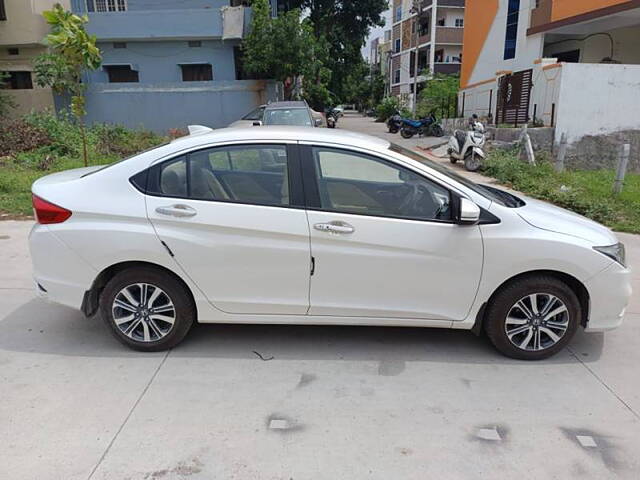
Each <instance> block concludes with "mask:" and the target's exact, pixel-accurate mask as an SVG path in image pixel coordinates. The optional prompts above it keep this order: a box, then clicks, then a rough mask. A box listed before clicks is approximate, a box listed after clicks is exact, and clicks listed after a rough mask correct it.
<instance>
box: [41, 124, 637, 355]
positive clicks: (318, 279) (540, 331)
mask: <svg viewBox="0 0 640 480" xmlns="http://www.w3.org/2000/svg"><path fill="white" fill-rule="evenodd" d="M194 132H196V133H194V134H192V135H190V136H188V137H184V138H181V139H178V140H175V141H173V142H171V143H169V144H167V145H163V146H160V147H158V148H155V149H153V150H151V151H147V152H144V153H141V154H139V155H136V156H134V157H132V158H129V159H127V160H124V161H121V162H119V163H115V164H112V165H110V166H107V167H102V168H101V167H90V168H84V169H78V170H70V171H66V172H61V173H57V174H53V175H49V176H47V177H44V178H42V179H40V180H38V181H37V182H35V183H34V185H33V203H34V209H35V213H36V216H37V223H36V225H35V227H34V228H33V230H32V232H31V235H30V246H31V256H32V258H33V265H34V277H35V282H36V288H37V290H38V292H39V293H40V294H41V295H42V296H45V297H48V298H49V299H50V300H53V301H55V302H59V303H62V304H65V305H69V306H71V307H74V308H78V309H81V310H82V311H83V312H84V313H85V314H86V315H88V316H90V315H93V314H95V313H96V312H97V311H100V313H101V316H102V317H103V319H104V321H105V322H106V323H107V325H108V326H109V328H110V329H111V331H112V332H113V333H114V335H115V336H116V338H117V339H118V340H120V341H121V342H122V343H124V344H125V345H128V346H129V347H132V348H134V349H138V350H145V351H156V350H162V349H167V348H170V347H173V346H175V345H176V344H178V343H179V342H180V341H181V340H182V339H183V338H184V337H185V336H186V335H187V333H188V332H189V329H190V328H191V326H192V324H193V323H194V322H196V321H197V322H201V323H273V324H313V325H329V324H332V325H335V324H341V325H389V326H412V327H441V328H460V329H468V330H473V331H475V332H476V333H479V332H480V331H482V330H484V331H485V332H486V333H487V335H488V337H489V338H490V339H491V341H492V342H493V344H494V345H495V346H496V347H497V349H498V350H500V351H501V352H502V353H504V354H506V355H508V356H511V357H515V358H520V359H541V358H545V357H548V356H550V355H552V354H554V353H556V352H558V351H559V350H560V349H562V348H563V347H564V346H565V345H566V344H567V343H568V342H569V340H570V339H571V337H572V336H573V334H574V333H575V331H576V329H578V327H580V326H582V327H584V328H585V329H586V330H587V331H603V330H607V329H611V328H614V327H617V326H618V325H620V322H621V321H622V317H623V315H624V311H625V307H626V305H627V302H628V299H629V297H630V295H631V287H630V272H629V270H628V268H627V267H626V266H625V258H624V247H623V246H622V244H620V243H619V242H618V240H617V238H616V236H615V235H614V234H613V233H612V232H611V231H610V230H609V229H607V228H605V227H603V226H601V225H598V224H596V223H594V222H592V221H589V220H587V219H585V218H583V217H580V216H578V215H574V214H572V213H570V212H567V211H565V210H562V209H560V208H556V207H553V206H551V205H548V204H546V203H542V202H539V201H536V200H532V199H529V198H524V197H518V196H515V195H512V194H510V193H507V192H505V191H502V190H499V189H497V188H494V187H488V186H480V185H477V184H474V183H472V182H470V181H469V180H466V179H464V178H462V177H459V176H457V175H456V174H454V173H452V172H450V171H449V170H447V169H445V168H444V167H441V166H439V165H437V164H433V163H431V162H430V161H429V160H427V159H426V158H424V157H422V156H421V155H419V154H417V153H415V152H413V151H409V150H405V149H404V148H402V147H399V146H397V145H393V144H390V143H389V142H387V141H385V140H381V139H379V138H374V137H369V136H364V135H358V134H355V133H350V132H346V131H329V130H325V129H315V128H297V127H265V128H257V129H253V130H251V131H250V132H249V131H247V130H242V129H223V130H216V131H209V130H208V129H204V128H200V129H199V130H198V129H194Z"/></svg>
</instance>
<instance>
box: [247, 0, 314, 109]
mask: <svg viewBox="0 0 640 480" xmlns="http://www.w3.org/2000/svg"><path fill="white" fill-rule="evenodd" d="M252 7H253V18H252V20H251V31H250V33H249V34H248V35H247V37H246V38H245V40H244V42H243V44H242V49H243V58H244V68H245V70H246V71H247V72H249V73H252V74H256V75H262V76H269V77H272V78H274V79H275V80H278V81H280V82H282V83H283V85H284V87H285V91H284V97H285V99H286V100H291V99H292V98H293V97H294V95H295V94H296V87H297V86H298V85H300V84H301V83H302V82H303V78H305V76H306V75H308V76H309V81H311V82H315V83H310V84H309V87H310V88H311V87H315V88H313V91H314V94H315V95H317V94H318V93H322V92H321V91H319V89H318V88H317V85H318V82H319V84H320V85H321V84H322V81H323V80H324V79H325V78H326V75H327V71H326V70H323V69H322V60H321V57H322V51H321V50H322V45H321V43H320V42H318V41H317V40H316V38H315V36H314V34H313V29H312V28H311V25H310V23H309V22H308V21H306V20H304V21H303V20H302V19H301V13H300V10H298V9H293V10H290V11H288V12H286V13H284V14H281V15H279V16H278V17H276V18H271V16H270V15H269V3H268V1H267V0H254V1H253V2H252Z"/></svg>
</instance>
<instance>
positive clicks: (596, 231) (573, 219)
mask: <svg viewBox="0 0 640 480" xmlns="http://www.w3.org/2000/svg"><path fill="white" fill-rule="evenodd" d="M524 200H525V202H526V205H524V206H523V207H520V208H518V209H517V213H518V215H520V217H521V218H522V219H523V220H524V221H525V222H527V223H528V224H530V225H532V226H534V227H536V228H540V229H542V230H548V231H550V232H558V233H562V234H565V235H571V236H572V237H577V238H581V239H583V240H587V241H588V242H592V243H593V245H594V246H598V245H601V246H605V245H613V244H615V243H618V239H617V238H616V236H615V234H614V233H613V232H612V231H611V230H610V229H608V228H607V227H605V226H603V225H600V224H599V223H596V222H594V221H593V220H589V219H588V218H586V217H583V216H582V215H578V214H577V213H573V212H570V211H568V210H565V209H564V208H560V207H556V206H554V205H551V204H549V203H546V202H541V201H540V200H534V199H532V198H526V197H525V198H524Z"/></svg>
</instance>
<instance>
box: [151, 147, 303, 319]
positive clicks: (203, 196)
mask: <svg viewBox="0 0 640 480" xmlns="http://www.w3.org/2000/svg"><path fill="white" fill-rule="evenodd" d="M296 148H297V146H287V145H279V144H265V145H235V146H226V147H215V148H208V149H204V150H199V151H197V152H192V153H190V154H188V155H184V156H181V157H178V158H175V159H172V160H169V161H165V162H163V163H161V164H158V165H155V166H153V167H152V168H151V169H150V170H149V175H148V183H147V193H148V196H147V213H148V216H149V219H150V220H151V222H152V223H153V226H154V227H155V229H156V231H157V233H158V236H159V237H160V240H161V241H163V242H165V243H166V245H167V247H168V248H169V249H170V250H171V251H172V252H173V254H174V255H175V260H176V261H177V262H178V264H179V265H180V266H181V267H182V268H183V270H184V271H185V272H186V273H187V274H188V275H189V276H190V277H191V279H192V280H193V281H194V282H195V283H196V284H197V285H198V287H199V288H200V290H202V291H203V292H204V293H205V295H206V296H207V298H208V299H209V301H210V302H211V303H212V304H214V305H215V306H216V307H217V308H219V309H220V310H222V311H224V312H228V313H244V314H303V315H304V314H305V313H306V312H307V309H308V307H309V271H310V262H311V259H310V251H309V229H308V224H307V217H306V214H305V211H304V208H303V205H302V204H303V202H302V199H301V198H300V197H301V194H300V195H298V193H297V192H298V190H297V189H298V188H299V183H300V182H299V181H295V180H291V181H290V179H291V176H292V174H293V175H296V173H295V172H296V171H298V170H296V169H295V168H294V167H293V163H294V160H295V158H292V157H295V149H296ZM292 152H293V154H292ZM291 187H293V189H292V188H291ZM296 197H298V199H297V200H296Z"/></svg>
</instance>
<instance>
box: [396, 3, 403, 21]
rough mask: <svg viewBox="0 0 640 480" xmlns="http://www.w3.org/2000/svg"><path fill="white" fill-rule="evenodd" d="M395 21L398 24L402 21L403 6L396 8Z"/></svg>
mask: <svg viewBox="0 0 640 480" xmlns="http://www.w3.org/2000/svg"><path fill="white" fill-rule="evenodd" d="M395 19H396V22H399V21H400V20H402V6H400V7H396V16H395Z"/></svg>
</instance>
